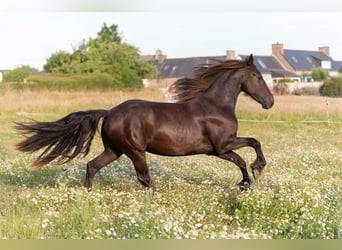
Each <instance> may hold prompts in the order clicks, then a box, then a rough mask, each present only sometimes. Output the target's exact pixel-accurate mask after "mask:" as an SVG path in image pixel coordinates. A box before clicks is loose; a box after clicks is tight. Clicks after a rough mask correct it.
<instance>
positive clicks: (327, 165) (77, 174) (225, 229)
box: [0, 89, 342, 239]
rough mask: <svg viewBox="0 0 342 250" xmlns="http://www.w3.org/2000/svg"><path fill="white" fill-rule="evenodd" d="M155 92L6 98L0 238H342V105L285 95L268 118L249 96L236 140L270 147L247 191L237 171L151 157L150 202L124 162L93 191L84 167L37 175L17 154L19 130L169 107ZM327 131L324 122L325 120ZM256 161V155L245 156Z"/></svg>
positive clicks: (5, 94) (205, 160)
mask: <svg viewBox="0 0 342 250" xmlns="http://www.w3.org/2000/svg"><path fill="white" fill-rule="evenodd" d="M162 96H163V93H162V92H161V91H160V90H158V89H143V90H136V91H114V90H113V91H96V90H88V91H71V92H65V91H47V90H10V89H0V107H1V108H0V138H1V144H0V239H341V238H342V209H341V204H342V168H341V167H342V158H341V152H342V123H341V122H342V109H341V107H342V99H341V98H334V99H333V98H325V97H306V96H276V97H275V106H274V108H272V109H271V110H262V108H261V107H260V105H259V104H257V103H256V102H254V101H253V100H251V99H250V98H248V97H245V96H243V95H242V96H240V98H239V102H238V107H237V115H238V117H239V119H240V123H239V132H238V133H239V136H253V137H255V138H257V139H258V140H259V141H260V142H261V144H262V147H263V150H264V153H265V157H266V160H267V161H268V164H267V165H266V168H265V171H264V174H263V176H262V177H261V178H260V180H258V181H257V182H255V183H253V185H252V186H251V187H250V188H249V189H248V190H247V191H244V192H241V191H240V190H239V189H238V187H237V186H236V183H238V182H239V181H240V180H241V173H240V171H239V169H238V168H237V167H236V166H235V165H233V164H232V163H228V162H226V161H224V160H220V159H218V158H215V157H209V156H204V155H197V156H190V157H161V156H156V155H152V154H148V165H149V169H150V174H151V177H152V178H153V180H154V183H155V185H156V187H157V191H156V192H154V193H153V192H152V191H151V190H149V189H146V188H144V187H142V186H141V185H140V183H139V182H138V181H137V179H136V177H135V171H134V169H133V166H132V164H131V162H130V160H129V159H128V158H127V157H124V156H123V157H121V158H120V159H119V160H117V161H116V162H114V163H111V164H110V165H108V166H107V167H105V168H103V169H102V170H101V171H100V172H99V173H98V175H97V176H96V177H95V180H94V188H93V190H92V192H90V193H89V192H87V191H86V190H85V188H84V187H83V182H84V178H85V164H86V162H87V161H89V160H90V159H91V158H93V157H94V156H96V155H97V154H98V153H100V152H101V151H102V146H101V141H100V138H99V136H97V138H95V141H94V143H93V146H92V149H91V152H90V154H89V155H88V156H86V157H85V158H77V159H75V160H74V161H72V162H70V163H68V164H65V165H62V166H55V165H52V164H50V165H48V166H46V167H44V168H41V169H38V170H33V169H31V168H30V163H31V162H32V160H33V159H34V158H35V155H26V154H23V153H20V152H17V151H15V150H14V148H13V145H14V144H15V143H16V142H18V141H19V140H20V139H21V137H20V136H19V135H18V134H16V133H15V132H14V131H13V129H12V126H13V122H14V121H28V120H30V119H35V120H44V121H46V120H55V119H58V118H60V117H62V116H64V115H66V114H68V113H70V112H73V111H78V110H87V109H97V108H107V109H108V108H110V107H112V106H113V105H116V104H118V103H120V102H122V101H124V100H126V99H132V98H142V99H149V100H157V101H158V100H161V99H162ZM318 121H323V122H318ZM237 152H238V153H239V154H240V155H241V156H243V158H244V159H245V160H246V162H247V164H250V163H252V162H253V160H254V158H255V153H254V151H253V150H252V149H248V148H245V149H241V150H238V151H237Z"/></svg>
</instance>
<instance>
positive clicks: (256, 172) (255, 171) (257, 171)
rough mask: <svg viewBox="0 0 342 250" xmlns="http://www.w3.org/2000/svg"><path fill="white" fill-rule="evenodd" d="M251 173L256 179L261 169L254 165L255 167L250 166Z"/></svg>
mask: <svg viewBox="0 0 342 250" xmlns="http://www.w3.org/2000/svg"><path fill="white" fill-rule="evenodd" d="M252 173H253V177H254V180H257V179H258V178H259V177H260V176H261V173H262V170H260V169H259V168H257V167H255V168H252Z"/></svg>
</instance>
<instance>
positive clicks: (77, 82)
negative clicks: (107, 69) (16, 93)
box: [17, 73, 125, 90]
mask: <svg viewBox="0 0 342 250" xmlns="http://www.w3.org/2000/svg"><path fill="white" fill-rule="evenodd" d="M27 82H28V83H27V84H23V86H21V87H23V88H30V89H54V90H79V89H109V88H114V89H116V88H117V89H118V88H123V87H125V86H124V85H123V81H122V78H121V77H117V78H115V77H114V76H113V75H110V74H106V73H91V74H46V75H31V76H29V77H28V78H27ZM17 87H19V88H20V86H17Z"/></svg>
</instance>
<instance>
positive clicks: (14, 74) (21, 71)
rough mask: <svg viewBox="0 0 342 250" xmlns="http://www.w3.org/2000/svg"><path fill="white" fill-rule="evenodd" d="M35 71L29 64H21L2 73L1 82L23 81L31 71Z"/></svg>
mask: <svg viewBox="0 0 342 250" xmlns="http://www.w3.org/2000/svg"><path fill="white" fill-rule="evenodd" d="M35 71H37V70H36V69H34V68H31V67H30V66H21V67H19V68H15V69H14V70H11V71H8V72H5V73H4V76H3V80H2V81H3V82H24V79H25V78H26V77H28V76H29V75H30V73H31V72H35Z"/></svg>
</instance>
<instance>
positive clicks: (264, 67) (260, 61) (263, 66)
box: [257, 59, 267, 69]
mask: <svg viewBox="0 0 342 250" xmlns="http://www.w3.org/2000/svg"><path fill="white" fill-rule="evenodd" d="M257 62H258V63H259V64H260V66H261V67H262V68H263V69H266V68H267V66H266V65H265V64H264V62H263V61H262V60H261V59H258V60H257Z"/></svg>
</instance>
